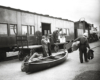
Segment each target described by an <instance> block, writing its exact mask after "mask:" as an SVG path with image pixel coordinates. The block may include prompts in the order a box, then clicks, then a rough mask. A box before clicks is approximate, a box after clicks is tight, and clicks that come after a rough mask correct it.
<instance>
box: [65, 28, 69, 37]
mask: <svg viewBox="0 0 100 80" xmlns="http://www.w3.org/2000/svg"><path fill="white" fill-rule="evenodd" d="M66 35H67V36H69V29H68V28H67V29H66Z"/></svg>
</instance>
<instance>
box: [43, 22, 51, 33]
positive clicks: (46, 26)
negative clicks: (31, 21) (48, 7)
mask: <svg viewBox="0 0 100 80" xmlns="http://www.w3.org/2000/svg"><path fill="white" fill-rule="evenodd" d="M45 34H51V24H50V23H42V35H45Z"/></svg>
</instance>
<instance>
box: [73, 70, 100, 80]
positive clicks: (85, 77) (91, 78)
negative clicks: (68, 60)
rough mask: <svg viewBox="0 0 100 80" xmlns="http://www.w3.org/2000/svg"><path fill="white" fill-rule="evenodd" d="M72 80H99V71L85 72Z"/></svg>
mask: <svg viewBox="0 0 100 80" xmlns="http://www.w3.org/2000/svg"><path fill="white" fill-rule="evenodd" d="M73 80H100V71H86V72H83V73H81V74H79V75H77V76H76V77H75V78H74V79H73Z"/></svg>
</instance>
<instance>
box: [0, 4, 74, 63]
mask: <svg viewBox="0 0 100 80" xmlns="http://www.w3.org/2000/svg"><path fill="white" fill-rule="evenodd" d="M58 28H62V32H61V34H62V36H61V43H63V42H70V41H71V40H73V39H74V22H73V21H71V20H68V19H62V18H58V17H53V16H49V15H43V14H38V13H33V12H29V11H23V10H19V9H14V8H10V7H4V6H0V61H2V60H6V58H7V57H11V56H12V55H15V54H14V53H13V52H12V53H11V54H10V53H9V51H13V50H14V48H15V47H16V46H17V43H16V35H18V36H25V35H26V34H27V37H28V40H29V41H30V42H29V45H41V36H42V35H45V34H52V33H53V31H54V30H55V29H58ZM65 36H66V37H65ZM21 45H22V44H21V42H19V46H21ZM23 45H26V43H23ZM69 48H70V44H68V45H67V49H69Z"/></svg>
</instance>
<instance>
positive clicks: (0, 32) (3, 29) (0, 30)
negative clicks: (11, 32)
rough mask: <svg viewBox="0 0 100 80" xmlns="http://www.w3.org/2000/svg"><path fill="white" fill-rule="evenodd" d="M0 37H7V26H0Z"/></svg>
mask: <svg viewBox="0 0 100 80" xmlns="http://www.w3.org/2000/svg"><path fill="white" fill-rule="evenodd" d="M0 35H7V24H0Z"/></svg>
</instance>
